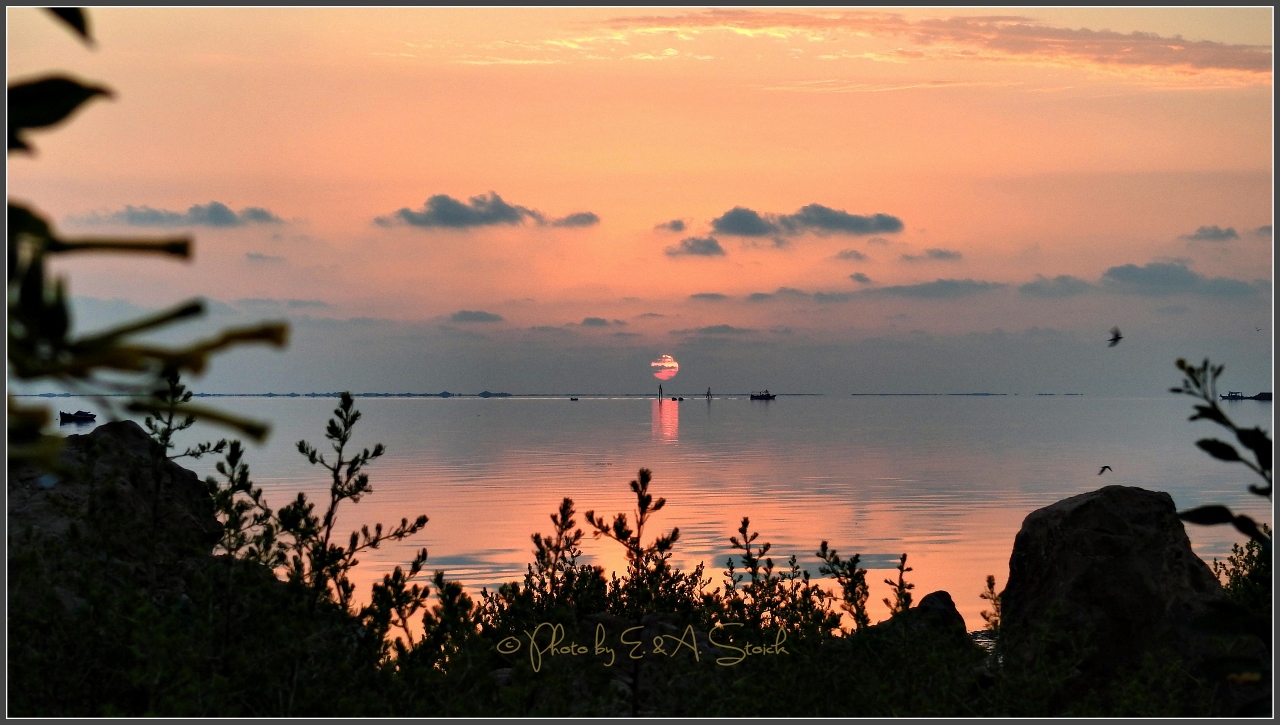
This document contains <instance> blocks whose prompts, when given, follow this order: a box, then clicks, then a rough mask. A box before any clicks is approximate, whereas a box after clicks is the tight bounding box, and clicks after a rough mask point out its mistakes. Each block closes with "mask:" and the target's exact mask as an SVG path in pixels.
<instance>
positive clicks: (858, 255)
mask: <svg viewBox="0 0 1280 725" xmlns="http://www.w3.org/2000/svg"><path fill="white" fill-rule="evenodd" d="M866 258H867V255H865V254H863V253H862V252H859V251H858V250H856V249H842V250H840V251H839V252H837V253H836V259H851V260H855V261H858V262H861V261H863V260H864V259H866Z"/></svg>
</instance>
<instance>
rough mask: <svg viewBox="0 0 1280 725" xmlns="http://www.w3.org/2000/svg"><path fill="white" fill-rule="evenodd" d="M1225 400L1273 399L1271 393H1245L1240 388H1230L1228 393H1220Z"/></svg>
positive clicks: (1220, 396)
mask: <svg viewBox="0 0 1280 725" xmlns="http://www.w3.org/2000/svg"><path fill="white" fill-rule="evenodd" d="M1218 397H1219V398H1222V399H1223V400H1271V393H1270V392H1265V393H1258V394H1257V395H1245V394H1244V393H1242V392H1240V391H1238V390H1229V391H1227V394H1226V395H1219V396H1218Z"/></svg>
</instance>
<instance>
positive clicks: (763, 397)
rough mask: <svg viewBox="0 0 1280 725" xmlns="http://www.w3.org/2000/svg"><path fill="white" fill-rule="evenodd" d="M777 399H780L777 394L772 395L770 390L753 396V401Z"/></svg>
mask: <svg viewBox="0 0 1280 725" xmlns="http://www.w3.org/2000/svg"><path fill="white" fill-rule="evenodd" d="M776 397H778V396H777V395H776V394H774V393H770V392H769V391H768V390H765V391H761V392H758V393H752V394H751V399H752V400H773V399H774V398H776Z"/></svg>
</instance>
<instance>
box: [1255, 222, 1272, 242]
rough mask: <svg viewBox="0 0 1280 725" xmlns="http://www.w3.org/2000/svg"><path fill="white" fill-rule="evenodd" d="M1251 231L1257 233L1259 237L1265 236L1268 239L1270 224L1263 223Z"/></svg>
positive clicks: (1269, 236)
mask: <svg viewBox="0 0 1280 725" xmlns="http://www.w3.org/2000/svg"><path fill="white" fill-rule="evenodd" d="M1253 233H1254V234H1256V235H1258V236H1260V237H1266V238H1268V239H1270V238H1271V225H1270V224H1264V225H1262V226H1260V227H1258V228H1257V229H1254V230H1253Z"/></svg>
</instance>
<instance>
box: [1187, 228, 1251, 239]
mask: <svg viewBox="0 0 1280 725" xmlns="http://www.w3.org/2000/svg"><path fill="white" fill-rule="evenodd" d="M1239 238H1240V235H1239V234H1236V230H1235V227H1227V228H1226V229H1223V228H1222V227H1219V226H1218V225H1217V224H1214V225H1213V226H1208V227H1200V228H1199V229H1196V231H1195V233H1194V234H1183V235H1182V239H1186V240H1188V241H1192V242H1225V241H1227V240H1229V239H1239Z"/></svg>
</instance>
